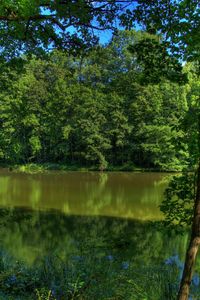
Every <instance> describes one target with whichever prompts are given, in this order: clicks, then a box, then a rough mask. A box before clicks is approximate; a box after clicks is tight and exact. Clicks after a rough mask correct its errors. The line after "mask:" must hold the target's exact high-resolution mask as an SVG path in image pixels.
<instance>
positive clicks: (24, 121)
mask: <svg viewBox="0 0 200 300" xmlns="http://www.w3.org/2000/svg"><path fill="white" fill-rule="evenodd" d="M147 39H151V40H152V41H154V40H156V39H157V37H156V36H153V35H151V34H148V33H144V32H142V31H139V32H136V31H120V32H119V33H118V35H117V36H114V37H113V38H112V40H111V41H110V42H109V43H108V44H107V45H106V46H100V45H99V46H97V47H94V48H92V49H91V50H90V51H82V52H80V53H79V55H76V56H75V55H72V54H69V53H66V52H63V51H53V52H50V54H46V55H45V56H44V57H42V58H36V57H34V56H32V57H31V59H30V57H26V56H24V57H21V58H20V59H18V60H17V61H15V64H14V67H13V65H12V61H11V62H10V64H5V63H3V61H2V62H1V74H0V84H1V89H0V101H1V106H0V126H1V128H0V161H1V162H2V163H5V162H6V163H8V164H26V163H64V164H68V165H70V164H71V165H73V164H74V165H78V166H95V167H96V168H98V169H100V170H103V169H106V168H108V167H109V166H124V167H125V168H126V167H127V166H130V165H132V166H136V167H143V168H154V169H160V170H180V169H182V168H183V167H185V166H187V165H188V164H190V163H191V161H190V158H191V156H190V151H191V150H192V151H193V150H194V149H191V148H195V145H194V143H193V145H192V147H191V146H190V145H189V144H188V141H190V144H191V132H193V133H194V134H195V125H194V124H193V123H194V122H190V126H188V124H187V122H185V119H188V113H189V114H191V117H192V118H191V119H192V120H193V119H195V118H194V115H192V114H193V110H192V106H193V105H194V102H195V99H196V98H195V97H197V96H198V95H196V94H198V92H197V90H198V85H199V82H200V81H199V79H198V77H197V75H195V72H193V70H194V68H195V67H194V65H192V64H187V65H185V66H184V68H183V71H182V72H183V74H186V75H187V77H188V80H187V81H184V82H183V83H181V84H180V83H176V82H172V81H171V80H168V79H167V78H166V76H164V74H163V77H162V73H161V74H160V76H159V80H152V74H151V72H150V73H149V74H147V73H146V71H145V68H144V62H143V61H141V60H138V59H136V54H135V53H134V52H133V51H131V46H134V45H135V44H137V42H138V41H139V42H141V41H144V40H147ZM153 59H154V57H153V58H152V62H151V60H149V57H148V62H149V64H151V63H153ZM156 63H157V61H156ZM152 72H153V71H152ZM149 78H150V80H149V82H148V79H149ZM186 116H187V118H186ZM191 123H192V124H193V125H191ZM191 127H192V131H191Z"/></svg>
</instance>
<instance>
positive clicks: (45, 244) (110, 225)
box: [0, 209, 184, 265]
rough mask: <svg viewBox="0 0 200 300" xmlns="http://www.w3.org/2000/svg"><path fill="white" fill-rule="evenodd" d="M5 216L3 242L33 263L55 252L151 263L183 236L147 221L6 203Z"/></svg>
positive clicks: (175, 247) (0, 228)
mask: <svg viewBox="0 0 200 300" xmlns="http://www.w3.org/2000/svg"><path fill="white" fill-rule="evenodd" d="M0 216H1V226H0V240H1V248H3V249H5V250H6V251H8V252H9V253H10V254H12V255H13V256H14V257H16V259H17V260H25V261H26V262H29V263H33V262H34V261H35V259H36V258H38V257H40V258H42V257H44V256H48V255H49V254H56V255H58V256H59V257H62V258H69V257H71V256H73V255H80V256H84V255H85V256H90V255H91V256H92V255H93V256H107V255H112V256H113V257H115V258H116V259H117V258H121V259H122V260H125V261H126V260H131V261H132V262H133V263H134V264H136V265H140V264H142V265H149V264H154V263H155V262H156V263H158V262H159V261H161V262H162V261H163V260H164V259H165V258H167V257H169V256H170V255H172V254H173V253H174V252H175V251H177V250H178V249H179V248H180V249H181V247H180V245H181V242H182V237H179V238H177V237H176V236H171V237H170V240H169V237H168V235H167V233H161V232H159V231H158V230H156V229H155V228H154V227H152V225H151V224H150V223H147V222H138V221H128V220H123V219H116V218H106V217H96V218H95V217H76V216H71V217H67V216H66V215H64V214H58V213H53V212H52V213H48V214H47V213H42V212H33V211H21V210H18V209H13V210H3V209H2V210H1V211H0ZM183 238H184V237H183ZM183 251H184V249H183ZM180 254H181V253H180Z"/></svg>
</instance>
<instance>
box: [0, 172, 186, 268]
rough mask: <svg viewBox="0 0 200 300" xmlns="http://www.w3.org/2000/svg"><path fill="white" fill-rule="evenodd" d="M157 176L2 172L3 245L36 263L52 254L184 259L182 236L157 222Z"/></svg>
mask: <svg viewBox="0 0 200 300" xmlns="http://www.w3.org/2000/svg"><path fill="white" fill-rule="evenodd" d="M169 176H170V175H167V174H162V173H138V174H137V173H128V172H127V173H120V172H114V173H98V172H94V173H81V172H69V173H61V172H50V173H48V174H33V175H28V174H20V173H12V172H9V171H6V170H1V171H0V207H1V208H0V216H1V218H0V225H1V226H0V244H1V249H3V250H4V251H6V252H7V253H9V255H11V256H12V257H14V258H15V259H16V260H19V261H24V262H25V263H26V264H29V265H33V264H34V263H35V262H36V261H37V260H39V259H41V258H43V257H45V256H48V255H50V254H55V255H58V256H59V257H62V258H63V257H64V258H65V259H70V258H71V257H72V256H74V255H82V254H83V253H84V255H87V256H90V255H91V256H92V255H94V254H95V255H96V256H101V257H106V256H109V257H110V256H112V257H121V259H122V260H125V261H129V260H132V261H134V263H136V264H138V265H141V266H146V265H150V264H155V262H156V263H158V262H159V263H162V262H164V260H165V259H166V258H168V257H170V256H172V255H175V254H177V253H178V254H179V255H180V257H181V258H183V256H184V251H185V247H186V243H187V237H186V236H176V235H173V234H171V235H169V234H168V233H166V232H165V233H164V232H162V231H160V230H158V229H157V228H156V227H155V225H154V222H153V223H152V222H149V221H159V220H161V219H162V218H163V215H162V213H161V212H160V210H159V204H160V202H161V201H162V198H163V192H164V190H165V188H166V186H167V182H168V180H169Z"/></svg>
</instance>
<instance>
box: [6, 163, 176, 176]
mask: <svg viewBox="0 0 200 300" xmlns="http://www.w3.org/2000/svg"><path fill="white" fill-rule="evenodd" d="M1 167H3V168H8V169H9V170H10V171H12V172H21V173H29V174H34V173H44V172H47V171H79V172H87V171H108V172H170V173H171V172H179V171H180V170H178V169H175V168H174V169H173V168H172V169H162V170H161V169H155V168H139V167H137V166H135V165H133V164H124V165H122V166H112V165H110V166H108V167H107V168H106V169H105V170H100V169H99V168H98V167H97V166H88V167H84V166H80V165H66V164H56V163H44V164H36V163H28V164H24V165H1Z"/></svg>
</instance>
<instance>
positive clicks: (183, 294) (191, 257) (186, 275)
mask: <svg viewBox="0 0 200 300" xmlns="http://www.w3.org/2000/svg"><path fill="white" fill-rule="evenodd" d="M198 119H199V120H198V121H199V132H198V135H199V145H200V116H199V118H198ZM199 149H200V148H199ZM199 245H200V158H199V162H198V170H197V182H196V197H195V204H194V217H193V224H192V232H191V238H190V243H189V246H188V249H187V253H186V258H185V265H184V270H183V275H182V279H181V284H180V288H179V293H178V297H177V300H187V299H188V297H189V289H190V284H191V281H192V275H193V271H194V265H195V259H196V255H197V252H198V249H199Z"/></svg>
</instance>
